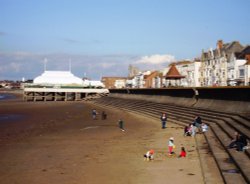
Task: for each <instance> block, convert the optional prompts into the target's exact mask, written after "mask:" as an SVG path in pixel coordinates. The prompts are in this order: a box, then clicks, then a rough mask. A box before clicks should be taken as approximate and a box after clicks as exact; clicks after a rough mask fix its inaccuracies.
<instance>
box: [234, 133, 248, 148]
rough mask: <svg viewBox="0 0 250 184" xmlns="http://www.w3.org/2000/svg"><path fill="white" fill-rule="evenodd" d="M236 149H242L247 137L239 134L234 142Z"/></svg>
mask: <svg viewBox="0 0 250 184" xmlns="http://www.w3.org/2000/svg"><path fill="white" fill-rule="evenodd" d="M236 146H237V148H236V150H237V151H243V148H244V147H245V146H247V138H246V136H245V135H240V136H239V139H238V141H237V142H236Z"/></svg>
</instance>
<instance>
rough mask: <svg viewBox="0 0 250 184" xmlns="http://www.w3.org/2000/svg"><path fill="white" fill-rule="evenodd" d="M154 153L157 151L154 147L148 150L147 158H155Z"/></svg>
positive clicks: (148, 159)
mask: <svg viewBox="0 0 250 184" xmlns="http://www.w3.org/2000/svg"><path fill="white" fill-rule="evenodd" d="M154 153H155V151H154V150H153V149H151V150H149V151H147V153H146V154H145V155H144V157H145V159H144V160H147V161H150V160H153V159H154Z"/></svg>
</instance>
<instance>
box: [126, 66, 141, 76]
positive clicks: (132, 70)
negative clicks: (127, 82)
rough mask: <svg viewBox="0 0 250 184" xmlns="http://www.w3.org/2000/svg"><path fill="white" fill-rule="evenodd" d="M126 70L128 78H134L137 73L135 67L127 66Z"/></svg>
mask: <svg viewBox="0 0 250 184" xmlns="http://www.w3.org/2000/svg"><path fill="white" fill-rule="evenodd" d="M128 70H129V71H128V72H129V74H128V76H129V77H133V76H135V75H136V74H138V73H139V70H138V68H136V67H134V66H132V65H129V67H128Z"/></svg>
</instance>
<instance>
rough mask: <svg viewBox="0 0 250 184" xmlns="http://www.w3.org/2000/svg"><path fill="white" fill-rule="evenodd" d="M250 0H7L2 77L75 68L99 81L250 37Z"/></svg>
mask: <svg viewBox="0 0 250 184" xmlns="http://www.w3.org/2000/svg"><path fill="white" fill-rule="evenodd" d="M249 7H250V0H239V1H235V0H0V80H22V78H25V79H34V78H35V77H37V76H39V75H41V74H42V73H43V72H44V63H45V58H46V60H47V65H46V66H47V67H46V69H47V70H66V71H67V70H69V68H70V67H69V65H70V64H69V63H71V72H72V73H73V74H74V75H76V76H78V77H88V78H91V79H93V80H99V79H100V78H101V77H103V76H105V77H107V76H118V77H126V76H127V75H128V66H129V65H133V66H136V67H138V68H139V69H140V70H141V71H144V70H160V69H162V68H164V67H167V66H168V64H169V63H171V62H173V61H179V60H184V59H190V60H192V59H194V58H196V57H199V56H200V55H201V52H202V50H203V49H204V50H207V49H209V48H215V47H216V42H217V41H218V40H220V39H222V40H223V41H224V43H229V42H232V41H239V42H240V43H241V44H242V45H243V46H246V45H249V44H250V34H249V30H250V24H249V22H250V14H249Z"/></svg>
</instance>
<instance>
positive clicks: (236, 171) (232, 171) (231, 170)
mask: <svg viewBox="0 0 250 184" xmlns="http://www.w3.org/2000/svg"><path fill="white" fill-rule="evenodd" d="M222 172H223V173H231V174H234V173H240V171H239V170H238V169H228V170H222Z"/></svg>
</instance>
